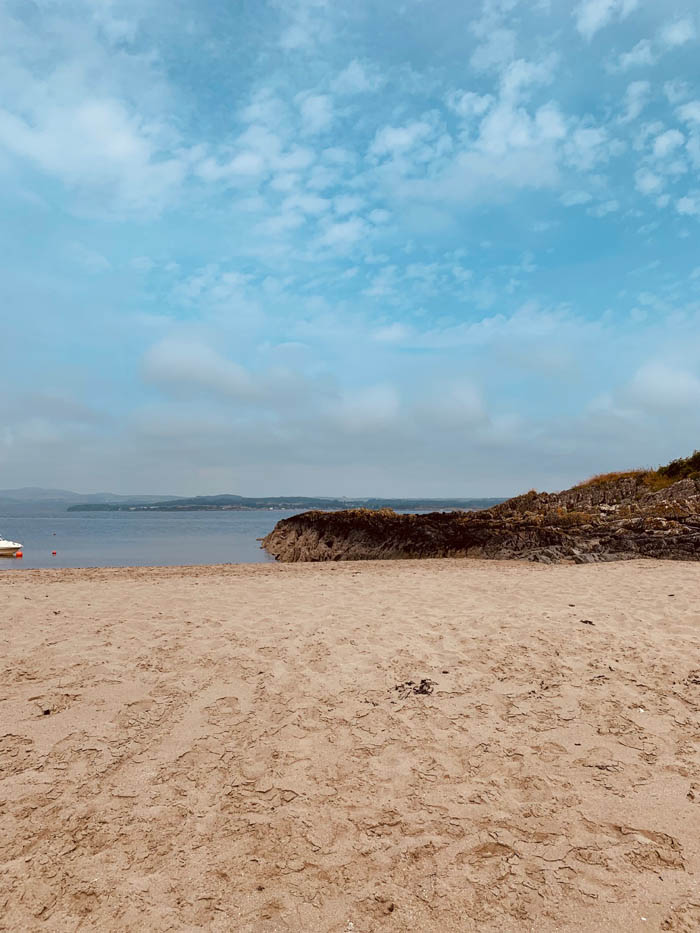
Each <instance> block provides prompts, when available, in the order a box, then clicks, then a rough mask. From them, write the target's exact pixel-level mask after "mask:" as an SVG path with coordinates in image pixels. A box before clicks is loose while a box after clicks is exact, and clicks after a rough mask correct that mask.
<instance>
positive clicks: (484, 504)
mask: <svg viewBox="0 0 700 933" xmlns="http://www.w3.org/2000/svg"><path fill="white" fill-rule="evenodd" d="M505 501H506V500H505V499H502V498H480V499H347V500H343V499H311V498H308V499H306V498H299V499H283V498H277V499H273V498H270V499H245V498H243V497H239V496H201V497H200V496H197V497H195V498H194V499H180V500H175V501H165V502H151V503H143V502H85V503H76V504H75V505H70V506H68V507H67V508H66V511H67V512H267V511H281V512H285V511H297V512H298V511H301V510H307V511H315V510H321V511H326V512H336V511H342V510H343V509H357V508H364V509H371V510H374V511H376V510H379V509H394V510H397V511H411V510H413V511H416V512H426V511H435V512H438V511H443V510H446V509H455V510H464V511H474V510H481V509H488V508H490V507H491V506H494V505H498V504H500V503H501V502H505Z"/></svg>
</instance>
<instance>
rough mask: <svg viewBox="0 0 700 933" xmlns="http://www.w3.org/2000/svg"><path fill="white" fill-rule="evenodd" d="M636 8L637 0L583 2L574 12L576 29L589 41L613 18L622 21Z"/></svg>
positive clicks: (592, 0) (586, 0) (585, 0)
mask: <svg viewBox="0 0 700 933" xmlns="http://www.w3.org/2000/svg"><path fill="white" fill-rule="evenodd" d="M636 6H637V0H583V2H582V3H580V4H579V5H578V6H577V7H576V9H575V10H574V16H575V17H576V28H577V29H578V31H579V32H580V33H581V35H582V36H583V37H584V39H588V40H589V41H590V39H592V38H593V36H594V35H595V34H596V33H597V32H598V31H599V30H600V29H602V28H603V27H604V26H607V25H608V23H610V22H611V21H612V20H613V18H617V19H624V18H625V17H626V16H628V15H629V13H631V12H632V10H634V9H635V7H636Z"/></svg>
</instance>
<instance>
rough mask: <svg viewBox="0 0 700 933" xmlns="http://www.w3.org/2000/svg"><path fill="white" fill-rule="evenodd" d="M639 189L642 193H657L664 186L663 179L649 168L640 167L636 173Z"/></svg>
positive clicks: (635, 177) (636, 183)
mask: <svg viewBox="0 0 700 933" xmlns="http://www.w3.org/2000/svg"><path fill="white" fill-rule="evenodd" d="M634 181H635V186H636V188H637V191H639V192H640V193H641V194H657V193H658V192H659V191H661V189H662V188H663V186H664V182H663V179H662V178H661V177H660V176H659V175H655V174H654V172H652V171H650V170H649V169H648V168H640V169H637V171H636V172H635V173H634Z"/></svg>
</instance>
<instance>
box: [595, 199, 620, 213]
mask: <svg viewBox="0 0 700 933" xmlns="http://www.w3.org/2000/svg"><path fill="white" fill-rule="evenodd" d="M619 210H620V202H619V201H616V200H615V199H614V198H613V199H611V200H609V201H603V202H602V203H601V204H596V206H595V207H591V208H589V209H588V213H589V214H590V215H591V217H607V215H608V214H613V213H615V211H619Z"/></svg>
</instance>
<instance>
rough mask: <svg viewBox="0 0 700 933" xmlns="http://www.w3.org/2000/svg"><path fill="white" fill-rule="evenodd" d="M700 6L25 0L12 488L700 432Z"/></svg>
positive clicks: (380, 474)
mask: <svg viewBox="0 0 700 933" xmlns="http://www.w3.org/2000/svg"><path fill="white" fill-rule="evenodd" d="M699 35H700V13H699V11H698V8H697V3H696V2H695V0H669V2H667V3H664V4H661V3H658V2H656V0H581V2H579V3H569V2H563V0H551V2H549V0H541V2H527V3H525V2H517V0H485V2H483V3H478V2H462V3H456V2H447V0H431V2H427V0H404V2H402V3H397V4H388V3H387V4H376V3H369V2H367V0H357V2H355V3H346V2H333V0H273V2H264V0H197V2H195V0H168V2H167V3H166V2H164V0H139V2H138V3H137V2H132V0H60V2H59V0H36V2H34V0H5V2H3V3H1V4H0V47H1V50H2V51H1V55H2V82H1V83H0V195H1V198H2V214H3V221H4V222H3V224H2V227H1V231H2V232H1V233H0V236H1V241H0V242H1V247H2V253H1V255H2V322H1V323H2V326H1V328H0V373H1V374H2V379H3V383H4V386H3V392H2V395H1V396H0V487H9V486H18V485H31V484H38V485H45V486H63V487H68V488H74V489H80V490H81V491H86V492H88V491H95V490H104V489H109V490H111V491H115V492H125V493H128V492H134V493H144V492H163V493H176V494H178V493H180V494H191V493H214V492H237V493H241V494H269V495H273V494H291V493H297V494H331V495H435V496H439V495H460V496H469V495H499V494H500V495H507V494H511V493H516V492H519V491H522V490H523V489H527V488H530V487H532V486H535V487H537V488H540V489H541V488H561V487H563V486H566V485H569V484H570V483H571V482H574V481H576V480H578V479H581V478H583V477H585V476H586V475H588V474H590V473H592V472H598V471H602V470H606V469H613V468H623V467H628V466H638V465H642V466H644V465H651V464H656V463H659V462H662V461H664V460H667V459H669V458H671V457H673V456H679V455H683V454H686V453H689V452H690V451H692V449H693V448H694V447H698V446H700V248H699V246H700V69H698V62H699V61H700V43H699Z"/></svg>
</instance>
